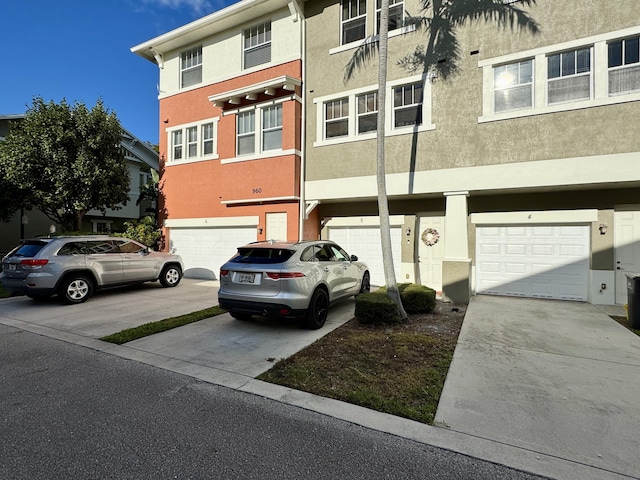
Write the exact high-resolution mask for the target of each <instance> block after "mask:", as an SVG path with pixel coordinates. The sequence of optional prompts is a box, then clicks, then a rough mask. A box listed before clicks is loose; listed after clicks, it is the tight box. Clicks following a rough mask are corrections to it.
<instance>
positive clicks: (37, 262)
mask: <svg viewBox="0 0 640 480" xmlns="http://www.w3.org/2000/svg"><path fill="white" fill-rule="evenodd" d="M47 263H49V260H47V259H46V258H29V259H26V260H20V265H24V266H26V267H32V268H34V267H42V266H43V265H46V264H47Z"/></svg>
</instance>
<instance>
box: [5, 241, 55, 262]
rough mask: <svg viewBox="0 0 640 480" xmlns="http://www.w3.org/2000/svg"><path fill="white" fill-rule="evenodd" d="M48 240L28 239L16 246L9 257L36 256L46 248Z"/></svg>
mask: <svg viewBox="0 0 640 480" xmlns="http://www.w3.org/2000/svg"><path fill="white" fill-rule="evenodd" d="M46 244H47V242H41V241H38V240H28V241H26V242H24V243H23V244H22V245H19V246H18V247H16V248H15V249H14V250H13V251H12V252H11V253H9V255H7V257H29V258H31V257H35V256H36V255H37V254H38V252H39V251H40V250H42V249H43V248H44V246H45V245H46Z"/></svg>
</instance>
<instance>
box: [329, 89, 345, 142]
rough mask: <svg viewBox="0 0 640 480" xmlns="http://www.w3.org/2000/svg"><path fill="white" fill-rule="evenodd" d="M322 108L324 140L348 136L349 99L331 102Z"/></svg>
mask: <svg viewBox="0 0 640 480" xmlns="http://www.w3.org/2000/svg"><path fill="white" fill-rule="evenodd" d="M324 107H325V108H324V110H325V117H324V132H325V133H324V138H335V137H344V136H347V135H349V99H348V98H340V99H338V100H331V101H329V102H327V103H325V105H324Z"/></svg>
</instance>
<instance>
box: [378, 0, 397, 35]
mask: <svg viewBox="0 0 640 480" xmlns="http://www.w3.org/2000/svg"><path fill="white" fill-rule="evenodd" d="M381 7H382V0H376V32H379V31H380V15H381V10H382V8H381ZM403 26H404V0H389V31H390V32H391V31H392V30H397V29H398V28H402V27H403Z"/></svg>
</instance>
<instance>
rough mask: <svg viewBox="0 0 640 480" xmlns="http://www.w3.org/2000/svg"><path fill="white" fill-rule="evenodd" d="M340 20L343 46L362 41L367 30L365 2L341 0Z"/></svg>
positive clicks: (362, 0) (360, 0)
mask: <svg viewBox="0 0 640 480" xmlns="http://www.w3.org/2000/svg"><path fill="white" fill-rule="evenodd" d="M341 20H342V28H341V30H342V41H341V43H342V44H343V45H344V44H345V43H351V42H356V41H358V40H362V39H364V37H365V35H366V30H367V29H366V26H367V2H366V0H342V15H341Z"/></svg>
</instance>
